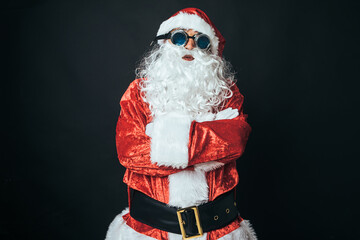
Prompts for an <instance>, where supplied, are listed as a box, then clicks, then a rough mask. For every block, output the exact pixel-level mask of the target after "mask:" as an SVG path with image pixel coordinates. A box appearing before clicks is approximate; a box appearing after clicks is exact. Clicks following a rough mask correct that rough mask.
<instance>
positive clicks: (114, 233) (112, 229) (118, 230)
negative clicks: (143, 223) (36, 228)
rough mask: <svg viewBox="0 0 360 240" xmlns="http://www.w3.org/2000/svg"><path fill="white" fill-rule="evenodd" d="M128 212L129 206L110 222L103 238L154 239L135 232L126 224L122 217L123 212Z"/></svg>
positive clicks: (110, 239) (106, 239)
mask: <svg viewBox="0 0 360 240" xmlns="http://www.w3.org/2000/svg"><path fill="white" fill-rule="evenodd" d="M127 213H129V208H126V209H125V210H124V211H122V212H121V213H120V214H119V215H117V216H116V217H115V219H114V220H113V221H112V222H111V224H110V226H109V229H108V231H107V233H106V237H105V240H129V239H136V240H154V239H155V238H152V237H149V236H146V235H144V234H141V233H138V232H136V231H135V230H134V229H132V228H131V227H129V226H128V225H126V223H125V221H124V219H123V218H122V217H123V216H124V215H125V214H127Z"/></svg>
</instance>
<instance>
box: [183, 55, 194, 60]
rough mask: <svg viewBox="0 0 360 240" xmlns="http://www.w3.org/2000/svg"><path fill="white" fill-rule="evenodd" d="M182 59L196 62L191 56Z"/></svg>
mask: <svg viewBox="0 0 360 240" xmlns="http://www.w3.org/2000/svg"><path fill="white" fill-rule="evenodd" d="M182 59H184V60H186V61H192V60H194V57H193V56H191V55H185V56H183V57H182Z"/></svg>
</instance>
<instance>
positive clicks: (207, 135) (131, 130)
mask: <svg viewBox="0 0 360 240" xmlns="http://www.w3.org/2000/svg"><path fill="white" fill-rule="evenodd" d="M134 85H135V86H134ZM232 90H233V96H232V98H230V99H229V100H228V102H227V103H226V104H225V106H224V108H223V109H224V110H223V111H221V112H219V113H218V114H217V115H216V116H214V117H215V118H214V120H212V121H204V122H199V121H195V120H192V119H190V118H189V117H188V116H186V115H182V114H178V113H172V114H168V115H166V116H162V117H159V118H156V119H154V120H153V121H152V124H153V126H152V131H151V134H149V131H147V132H148V134H149V135H150V136H151V137H149V136H148V135H146V130H147V129H146V127H147V125H148V123H149V122H150V120H151V119H149V110H148V107H147V105H146V104H145V103H144V102H143V101H142V99H141V97H140V96H139V92H138V89H137V83H136V82H133V83H132V84H131V85H130V87H129V88H128V90H127V91H126V93H125V94H124V96H123V98H122V100H121V101H120V105H121V113H120V116H119V119H118V123H117V127H116V147H117V151H118V157H119V160H120V163H121V164H122V165H123V166H125V167H126V168H128V169H129V170H131V171H134V172H137V173H140V174H145V175H156V176H167V175H170V174H173V173H176V172H179V171H182V170H184V169H194V168H195V169H200V170H204V171H208V170H212V169H214V168H217V167H219V166H222V165H224V164H226V163H228V162H230V161H234V160H236V159H237V158H239V157H240V156H241V155H242V153H243V152H244V149H245V146H246V142H247V139H248V136H249V134H250V132H251V127H250V125H249V124H248V123H247V122H246V118H247V115H245V114H243V107H242V106H243V99H244V98H243V96H242V95H241V94H240V92H239V90H238V88H237V87H236V86H234V87H233V88H232ZM226 118H231V119H226Z"/></svg>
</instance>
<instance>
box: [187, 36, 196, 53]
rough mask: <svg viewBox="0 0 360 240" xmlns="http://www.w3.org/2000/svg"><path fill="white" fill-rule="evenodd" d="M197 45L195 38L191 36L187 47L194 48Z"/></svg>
mask: <svg viewBox="0 0 360 240" xmlns="http://www.w3.org/2000/svg"><path fill="white" fill-rule="evenodd" d="M194 47H195V42H194V39H192V38H190V39H189V41H188V42H187V43H186V45H185V48H186V49H188V50H192V49H193V48H194Z"/></svg>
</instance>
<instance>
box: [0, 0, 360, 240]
mask: <svg viewBox="0 0 360 240" xmlns="http://www.w3.org/2000/svg"><path fill="white" fill-rule="evenodd" d="M358 5H359V4H358V3H356V1H353V2H346V1H341V2H340V1H338V2H335V1H285V0H284V1H279V0H276V1H268V0H253V1H250V0H249V1H242V0H239V1H217V2H216V1H136V0H134V1H126V2H121V1H119V0H118V1H115V0H112V1H110V0H108V1H58V2H49V1H9V2H7V3H5V5H4V4H3V7H2V9H1V15H2V16H1V41H2V43H1V51H2V52H1V56H2V58H3V59H2V60H3V61H4V64H2V69H3V70H2V74H1V76H2V77H1V102H2V105H3V107H2V111H1V112H2V114H1V115H2V116H1V137H2V139H3V143H2V144H1V146H2V150H1V167H0V169H1V170H0V171H1V199H0V204H1V212H0V224H1V226H0V239H104V237H105V234H106V231H107V227H108V225H109V224H110V222H111V221H112V219H113V218H114V217H115V215H116V214H118V213H120V212H121V211H122V209H124V207H125V206H126V205H127V196H126V188H125V184H124V183H122V177H123V173H124V168H123V167H122V166H121V165H120V164H119V163H118V160H117V156H116V149H115V124H116V121H117V117H118V114H119V111H120V107H119V105H118V102H119V100H120V98H121V96H122V94H123V93H124V91H125V90H126V88H127V86H128V85H129V83H130V82H131V81H132V80H133V79H134V77H135V76H134V69H135V67H136V64H137V62H138V61H139V60H140V59H141V57H142V54H143V53H144V52H145V51H146V50H147V48H148V45H149V43H150V41H151V40H152V38H153V37H154V36H155V34H156V32H157V29H158V27H159V26H160V24H161V22H162V21H164V20H165V19H167V18H168V17H170V16H171V15H172V14H173V13H174V12H176V11H178V10H180V9H182V8H185V7H192V6H194V7H198V8H200V9H202V10H204V11H205V12H206V13H207V14H208V16H209V17H210V19H212V21H213V22H214V23H215V25H216V26H217V27H218V29H219V30H220V31H221V33H222V34H223V35H224V37H225V38H226V39H227V44H226V46H225V50H224V56H225V58H226V59H228V60H230V61H231V63H232V64H233V66H234V68H235V70H236V72H237V79H238V86H239V88H240V91H241V92H242V93H243V94H244V96H245V103H244V104H245V105H244V112H245V113H247V114H248V115H249V118H248V121H249V123H250V125H251V126H252V128H253V131H252V133H251V135H250V139H249V141H248V144H247V148H246V151H245V153H244V155H243V156H242V157H241V158H240V160H239V161H238V170H239V174H240V184H239V186H238V193H239V195H238V196H239V209H240V212H241V215H242V216H243V217H244V218H246V219H250V221H251V222H252V224H253V226H254V228H255V230H256V232H257V234H258V237H259V239H274V240H277V239H341V240H342V239H360V238H359V235H358V228H359V227H358V223H359V222H358V219H359V217H360V215H359V212H357V211H356V205H357V204H358V202H360V199H359V197H358V195H357V194H359V181H358V180H359V178H358V172H359V168H358V166H355V165H354V164H353V163H355V162H357V161H358V160H359V157H358V155H359V154H358V153H359V141H358V135H359V133H358V127H357V125H358V119H356V118H355V113H356V112H357V111H358V110H359V107H358V106H359V105H358V104H357V103H358V101H357V94H358V92H359V91H358V89H359V88H358V87H356V86H355V83H356V82H357V81H358V80H359V75H358V73H359V69H358V68H359V61H358V58H359V48H358V42H357V35H358V29H359V27H358V24H359V22H358V19H357V15H358V9H356V7H358Z"/></svg>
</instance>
